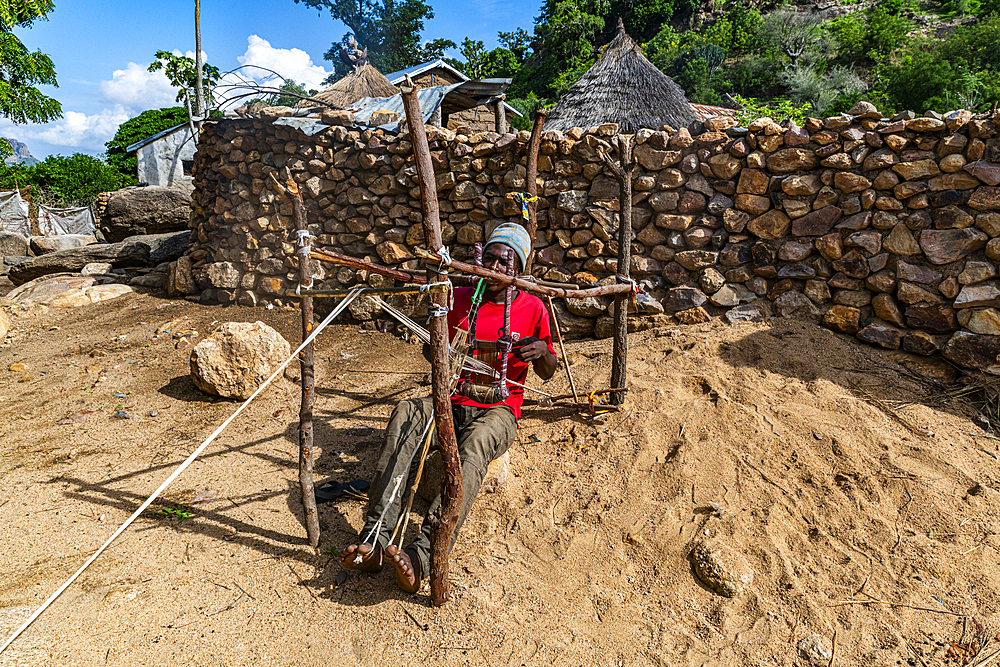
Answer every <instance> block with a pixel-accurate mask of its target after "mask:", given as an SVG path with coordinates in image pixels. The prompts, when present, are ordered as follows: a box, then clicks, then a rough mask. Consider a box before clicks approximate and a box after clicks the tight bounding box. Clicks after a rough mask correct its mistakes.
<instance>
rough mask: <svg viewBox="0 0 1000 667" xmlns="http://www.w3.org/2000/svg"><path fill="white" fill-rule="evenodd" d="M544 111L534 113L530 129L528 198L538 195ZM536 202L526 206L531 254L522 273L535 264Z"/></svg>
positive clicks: (526, 177) (527, 176)
mask: <svg viewBox="0 0 1000 667" xmlns="http://www.w3.org/2000/svg"><path fill="white" fill-rule="evenodd" d="M545 116H546V112H545V109H539V110H538V111H536V112H535V124H534V126H532V128H531V141H529V142H528V164H527V172H528V173H527V175H526V176H525V180H526V185H527V192H528V196H529V197H535V196H537V195H538V148H539V146H541V144H542V132H543V131H544V127H545ZM537 215H538V202H530V203H529V204H528V225H527V229H528V236H530V237H531V252H529V253H528V264H527V266H525V267H524V273H525V274H530V273H531V265H532V264H534V262H535V233H536V232H537V231H538V217H537Z"/></svg>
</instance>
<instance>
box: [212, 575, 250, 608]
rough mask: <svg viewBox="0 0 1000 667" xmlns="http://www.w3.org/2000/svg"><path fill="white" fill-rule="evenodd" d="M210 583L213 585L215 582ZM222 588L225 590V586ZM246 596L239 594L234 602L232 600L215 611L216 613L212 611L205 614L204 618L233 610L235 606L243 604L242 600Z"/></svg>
mask: <svg viewBox="0 0 1000 667" xmlns="http://www.w3.org/2000/svg"><path fill="white" fill-rule="evenodd" d="M212 583H215V582H212ZM223 588H225V586H223ZM246 596H247V594H246V593H240V596H239V597H238V598H236V599H235V600H233V601H232V602H230V603H229V604H228V605H226V606H225V607H223V608H222V609H217V610H216V611H213V612H212V613H210V614H205V616H215V615H216V614H221V613H222V612H224V611H229V610H230V609H233V608H234V607H236V605H238V604H239V603H241V602H243V598H245V597H246Z"/></svg>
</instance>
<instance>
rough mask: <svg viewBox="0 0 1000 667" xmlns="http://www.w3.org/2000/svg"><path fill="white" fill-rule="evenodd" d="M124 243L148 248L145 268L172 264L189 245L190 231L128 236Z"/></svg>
mask: <svg viewBox="0 0 1000 667" xmlns="http://www.w3.org/2000/svg"><path fill="white" fill-rule="evenodd" d="M125 243H143V244H145V245H147V246H149V262H148V263H147V266H157V265H159V264H163V263H164V262H172V261H174V260H175V259H177V258H178V257H180V256H181V255H183V254H184V251H185V250H187V248H188V245H190V243H191V230H189V229H188V230H185V231H182V232H171V233H169V234H143V235H140V236H130V237H128V238H127V239H125Z"/></svg>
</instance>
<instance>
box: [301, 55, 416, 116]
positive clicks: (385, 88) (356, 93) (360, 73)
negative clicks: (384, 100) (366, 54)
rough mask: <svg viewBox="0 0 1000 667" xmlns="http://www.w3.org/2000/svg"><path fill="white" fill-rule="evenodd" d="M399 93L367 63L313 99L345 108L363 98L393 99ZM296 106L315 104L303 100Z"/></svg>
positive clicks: (397, 89)
mask: <svg viewBox="0 0 1000 667" xmlns="http://www.w3.org/2000/svg"><path fill="white" fill-rule="evenodd" d="M398 93H399V88H396V86H394V85H392V84H391V83H389V79H387V78H385V77H384V76H382V74H381V73H380V72H379V71H378V70H377V69H375V68H374V67H372V66H371V65H369V64H368V63H365V64H364V65H362V66H361V67H357V68H355V69H353V70H351V71H350V72H348V74H347V75H346V76H345V77H344V78H342V79H341V80H340V81H338V82H337V83H335V84H333V85H332V86H330V87H329V88H327V89H325V90H321V91H320V92H318V93H316V94H315V95H313V96H312V99H314V100H320V101H322V102H326V103H327V104H332V105H334V106H337V107H340V108H344V107H347V106H349V105H351V104H353V103H354V102H357V101H358V100H360V99H361V98H362V97H392V96H393V95H396V94H398ZM295 106H297V107H311V106H315V103H314V102H311V101H309V100H302V101H301V102H299V103H298V104H296V105H295Z"/></svg>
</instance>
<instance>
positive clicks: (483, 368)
mask: <svg viewBox="0 0 1000 667" xmlns="http://www.w3.org/2000/svg"><path fill="white" fill-rule="evenodd" d="M368 298H369V299H371V300H372V301H374V302H375V303H376V304H377V305H378V306H379V307H380V308H382V310H384V311H385V312H387V313H389V314H390V315H392V316H393V317H395V318H396V319H397V320H399V322H400V324H402V325H403V326H405V327H406V328H407V329H409V330H410V331H412V332H413V333H414V334H415V335H416V336H417V338H419V339H420V340H422V341H424V342H425V343H430V342H431V335H430V333H429V332H428V331H427V329H425V328H423V327H422V326H420V325H419V324H417V323H416V322H414V321H413V320H412V319H410V318H409V317H407V316H406V314H405V313H403V312H402V311H400V310H399V309H397V308H396V307H394V306H390V305H389V304H388V303H386V302H385V301H383V300H382V299H380V298H378V297H377V296H375V295H373V294H369V295H368ZM448 351H449V352H450V353H451V354H457V352H456V351H455V348H453V347H449V348H448ZM462 368H463V369H465V370H467V371H472V372H473V373H479V374H480V375H492V376H493V377H494V378H498V377H500V373H499V371H497V370H496V369H495V368H493V367H492V366H490V365H489V364H484V363H483V362H481V361H479V360H478V359H476V358H474V357H470V356H468V355H466V356H465V361H464V363H463V364H462ZM507 383H508V384H512V385H514V386H515V387H520V388H521V389H527V390H528V391H533V392H535V393H536V394H541V395H542V396H548V397H549V398H552V397H553V396H552V394H549V393H547V392H544V391H542V390H541V389H535V388H534V387H529V386H528V385H526V384H521V383H520V382H515V381H514V380H511V379H510V378H507Z"/></svg>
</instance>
